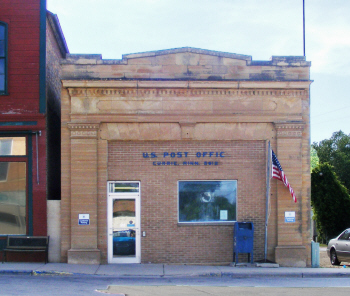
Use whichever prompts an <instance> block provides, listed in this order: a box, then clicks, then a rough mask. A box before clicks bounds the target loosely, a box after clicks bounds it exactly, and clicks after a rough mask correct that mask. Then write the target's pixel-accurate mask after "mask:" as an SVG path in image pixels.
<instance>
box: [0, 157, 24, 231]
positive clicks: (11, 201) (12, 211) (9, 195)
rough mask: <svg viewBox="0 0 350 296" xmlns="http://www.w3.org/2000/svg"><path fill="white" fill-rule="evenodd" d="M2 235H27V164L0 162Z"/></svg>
mask: <svg viewBox="0 0 350 296" xmlns="http://www.w3.org/2000/svg"><path fill="white" fill-rule="evenodd" d="M1 234H26V163H25V162H0V235H1Z"/></svg>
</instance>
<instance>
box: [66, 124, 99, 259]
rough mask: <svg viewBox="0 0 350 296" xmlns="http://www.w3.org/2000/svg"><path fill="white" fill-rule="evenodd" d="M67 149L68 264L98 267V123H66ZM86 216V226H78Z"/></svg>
mask: <svg viewBox="0 0 350 296" xmlns="http://www.w3.org/2000/svg"><path fill="white" fill-rule="evenodd" d="M68 129H69V130H70V147H71V172H70V173H71V184H70V185H71V249H70V250H68V263H77V264H99V263H100V261H101V255H100V250H98V248H97V155H98V154H97V135H98V129H99V125H98V124H73V123H69V124H68ZM79 214H88V215H89V223H88V225H84V224H83V225H81V224H79Z"/></svg>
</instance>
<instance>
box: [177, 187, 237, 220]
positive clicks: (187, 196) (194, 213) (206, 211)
mask: <svg viewBox="0 0 350 296" xmlns="http://www.w3.org/2000/svg"><path fill="white" fill-rule="evenodd" d="M178 185H179V186H178V188H179V222H180V223H181V222H182V223H184V222H187V223H188V222H195V223H207V222H233V221H236V196H237V181H233V180H232V181H179V184H178Z"/></svg>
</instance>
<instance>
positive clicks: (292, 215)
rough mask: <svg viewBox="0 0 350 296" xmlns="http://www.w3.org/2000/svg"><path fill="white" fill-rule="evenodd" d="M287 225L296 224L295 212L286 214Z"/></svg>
mask: <svg viewBox="0 0 350 296" xmlns="http://www.w3.org/2000/svg"><path fill="white" fill-rule="evenodd" d="M284 222H285V223H295V212H284Z"/></svg>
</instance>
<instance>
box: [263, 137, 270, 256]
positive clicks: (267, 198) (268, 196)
mask: <svg viewBox="0 0 350 296" xmlns="http://www.w3.org/2000/svg"><path fill="white" fill-rule="evenodd" d="M270 159H271V145H270V141H268V148H267V171H266V210H265V211H266V215H265V248H264V251H265V256H264V259H265V262H266V261H267V225H268V221H269V200H270V179H271V178H270V177H271V176H270V171H271V169H270Z"/></svg>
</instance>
